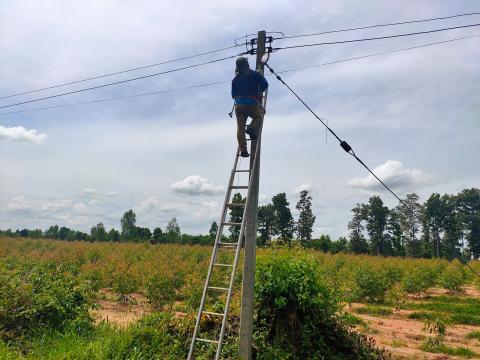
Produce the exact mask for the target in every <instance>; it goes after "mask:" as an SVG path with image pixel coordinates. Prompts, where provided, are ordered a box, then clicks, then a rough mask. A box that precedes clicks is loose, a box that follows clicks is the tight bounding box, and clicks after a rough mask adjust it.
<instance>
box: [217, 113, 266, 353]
mask: <svg viewBox="0 0 480 360" xmlns="http://www.w3.org/2000/svg"><path fill="white" fill-rule="evenodd" d="M262 127H263V116H262V121H261V123H260V126H259V129H258V140H257V141H258V144H260V140H261V136H262ZM259 148H260V146H257V148H256V149H255V159H254V162H253V164H254V166H253V168H252V173H251V174H250V175H253V172H254V171H255V164H256V162H257V159H258V157H257V153H258V151H259ZM253 179H254V176H250V179H249V181H248V193H247V201H246V204H245V209H244V210H243V217H242V226H241V228H240V234H239V236H238V242H237V251H236V252H235V260H234V262H233V269H232V273H231V275H230V283H229V287H228V295H227V301H226V303H225V310H224V317H223V320H222V328H221V330H220V337H219V339H218V340H219V342H218V346H217V353H216V355H215V360H218V359H220V352H221V350H222V345H223V337H224V334H225V326H226V324H227V314H228V310H229V307H230V300H231V298H232V292H233V281H234V279H235V271H236V269H237V265H238V260H239V258H240V250H241V248H242V241H243V238H244V233H245V227H246V221H247V220H246V218H247V217H246V216H245V213H246V211H247V208H248V205H249V201H251V200H250V199H251V198H252V196H251V191H252V190H251V189H252V186H251V185H252V183H253Z"/></svg>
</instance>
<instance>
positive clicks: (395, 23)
mask: <svg viewBox="0 0 480 360" xmlns="http://www.w3.org/2000/svg"><path fill="white" fill-rule="evenodd" d="M472 15H480V12H471V13H465V14H457V15H450V16H441V17H435V18H429V19H419V20H408V21H400V22H393V23H387V24H377V25H367V26H360V27H353V28H346V29H339V30H327V31H322V32H316V33H309V34H299V35H291V36H283V37H281V38H276V39H275V40H284V39H295V38H300V37H308V36H317V35H326V34H334V33H339V32H345V31H354V30H365V29H373V28H378V27H386V26H394V25H406V24H415V23H422V22H429V21H437V20H447V19H453V18H458V17H463V16H472Z"/></svg>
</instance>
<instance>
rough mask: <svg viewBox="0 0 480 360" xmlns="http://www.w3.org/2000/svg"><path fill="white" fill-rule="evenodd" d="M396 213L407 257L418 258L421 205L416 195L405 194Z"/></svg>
mask: <svg viewBox="0 0 480 360" xmlns="http://www.w3.org/2000/svg"><path fill="white" fill-rule="evenodd" d="M397 211H398V214H399V219H400V227H401V229H402V233H403V238H404V239H405V245H406V253H407V256H412V257H420V255H421V244H420V239H419V238H418V234H419V231H420V225H421V222H420V219H421V215H422V205H420V203H419V202H418V195H417V194H415V193H411V194H407V196H406V198H405V199H404V200H403V202H402V203H400V204H398V206H397Z"/></svg>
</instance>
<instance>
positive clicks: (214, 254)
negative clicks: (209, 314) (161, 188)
mask: <svg viewBox="0 0 480 360" xmlns="http://www.w3.org/2000/svg"><path fill="white" fill-rule="evenodd" d="M238 151H239V149H238V148H237V151H236V153H235V160H234V163H233V169H232V171H231V173H230V179H229V182H228V188H227V193H226V195H225V201H224V204H223V211H222V215H221V217H220V225H219V226H218V229H217V234H216V236H215V244H214V245H213V250H212V256H211V258H210V264H209V266H208V273H207V278H206V280H205V286H204V288H203V293H202V299H201V301H200V307H199V309H198V314H197V319H196V321H195V329H194V330H193V336H192V342H191V343H190V350H189V352H188V360H191V359H192V358H193V351H194V348H195V341H196V339H197V333H198V330H199V327H200V320H201V318H202V311H203V307H204V306H205V298H206V296H207V291H208V284H209V283H210V278H211V275H212V268H213V264H214V263H215V261H216V257H217V253H218V243H219V242H220V240H221V239H222V234H223V225H222V223H223V222H225V221H224V220H225V217H226V214H227V206H226V205H227V204H228V202H229V200H230V195H231V192H232V190H231V185H232V184H233V181H234V179H235V170H236V168H237V164H238Z"/></svg>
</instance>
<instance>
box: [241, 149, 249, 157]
mask: <svg viewBox="0 0 480 360" xmlns="http://www.w3.org/2000/svg"><path fill="white" fill-rule="evenodd" d="M240 156H241V157H249V156H250V155H249V154H248V151H247V149H242V150H240Z"/></svg>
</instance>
